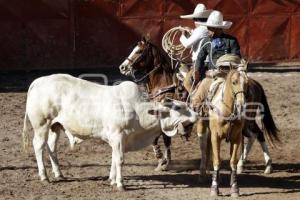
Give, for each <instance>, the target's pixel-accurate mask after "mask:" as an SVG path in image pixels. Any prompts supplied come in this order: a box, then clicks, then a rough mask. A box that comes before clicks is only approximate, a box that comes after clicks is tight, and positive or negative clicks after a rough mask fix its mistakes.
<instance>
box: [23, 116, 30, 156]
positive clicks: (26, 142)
mask: <svg viewBox="0 0 300 200" xmlns="http://www.w3.org/2000/svg"><path fill="white" fill-rule="evenodd" d="M29 125H30V121H29V119H28V115H27V111H26V112H25V117H24V126H23V132H22V138H23V150H24V152H25V153H26V154H27V153H28V146H29V136H28V132H29V130H28V129H29Z"/></svg>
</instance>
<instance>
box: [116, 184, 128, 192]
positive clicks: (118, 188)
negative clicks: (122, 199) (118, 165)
mask: <svg viewBox="0 0 300 200" xmlns="http://www.w3.org/2000/svg"><path fill="white" fill-rule="evenodd" d="M117 190H118V191H119V192H124V191H126V189H125V187H124V186H123V185H121V186H117Z"/></svg>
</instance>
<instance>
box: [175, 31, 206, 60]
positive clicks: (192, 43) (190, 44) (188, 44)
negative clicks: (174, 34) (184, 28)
mask: <svg viewBox="0 0 300 200" xmlns="http://www.w3.org/2000/svg"><path fill="white" fill-rule="evenodd" d="M205 37H208V30H207V27H206V26H198V27H196V28H195V29H194V30H193V31H192V35H191V36H190V37H189V38H187V37H185V35H181V37H180V42H181V44H182V45H183V46H184V47H185V48H193V56H192V60H193V61H196V59H197V56H198V54H199V51H200V48H199V44H200V41H201V40H202V39H203V38H205Z"/></svg>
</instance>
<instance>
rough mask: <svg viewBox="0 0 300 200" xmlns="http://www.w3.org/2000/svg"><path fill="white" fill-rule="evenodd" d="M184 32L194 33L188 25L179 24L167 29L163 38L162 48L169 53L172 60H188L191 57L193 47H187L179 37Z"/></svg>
mask: <svg viewBox="0 0 300 200" xmlns="http://www.w3.org/2000/svg"><path fill="white" fill-rule="evenodd" d="M184 32H187V33H189V34H192V32H191V29H190V28H188V27H182V26H177V27H174V28H172V29H170V30H169V31H167V32H166V33H165V34H164V36H163V38H162V48H163V49H164V51H165V52H166V53H167V54H168V55H169V57H170V58H171V61H172V68H173V61H179V62H188V61H187V60H188V59H190V58H191V54H192V49H187V48H185V47H184V46H183V45H182V44H181V42H180V41H179V38H180V36H181V35H182V34H184Z"/></svg>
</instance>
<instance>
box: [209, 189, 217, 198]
mask: <svg viewBox="0 0 300 200" xmlns="http://www.w3.org/2000/svg"><path fill="white" fill-rule="evenodd" d="M210 196H211V197H217V196H219V193H218V192H217V191H214V190H211V191H210Z"/></svg>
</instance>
